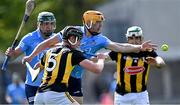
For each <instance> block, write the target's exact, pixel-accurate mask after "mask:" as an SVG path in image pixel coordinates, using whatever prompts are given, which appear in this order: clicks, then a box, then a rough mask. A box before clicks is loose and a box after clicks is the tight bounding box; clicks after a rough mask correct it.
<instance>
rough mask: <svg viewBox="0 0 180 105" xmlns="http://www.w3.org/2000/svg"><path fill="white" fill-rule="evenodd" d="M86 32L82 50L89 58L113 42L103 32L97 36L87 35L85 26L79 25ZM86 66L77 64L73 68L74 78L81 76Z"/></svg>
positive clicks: (81, 46) (72, 74) (82, 41)
mask: <svg viewBox="0 0 180 105" xmlns="http://www.w3.org/2000/svg"><path fill="white" fill-rule="evenodd" d="M77 28H79V29H81V31H82V32H83V33H84V34H83V38H82V40H81V45H80V50H82V51H83V52H84V55H85V56H86V57H87V58H91V57H92V56H93V55H94V54H95V53H96V52H97V51H98V50H100V49H102V48H106V47H107V46H108V45H109V43H110V42H111V41H110V40H109V39H108V38H107V37H105V36H103V35H102V34H101V33H100V34H98V35H95V36H87V35H86V33H85V30H84V27H83V26H77ZM83 70H84V68H82V67H81V66H75V67H74V69H73V70H72V73H71V76H72V77H74V78H81V77H82V73H83Z"/></svg>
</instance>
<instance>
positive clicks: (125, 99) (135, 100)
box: [114, 91, 149, 105]
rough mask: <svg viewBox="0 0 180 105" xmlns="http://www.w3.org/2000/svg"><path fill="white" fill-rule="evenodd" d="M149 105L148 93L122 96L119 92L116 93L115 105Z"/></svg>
mask: <svg viewBox="0 0 180 105" xmlns="http://www.w3.org/2000/svg"><path fill="white" fill-rule="evenodd" d="M132 104H133V105H136V104H137V105H149V96H148V92H147V91H144V92H140V93H127V94H125V95H120V94H118V93H117V92H115V93H114V105H132Z"/></svg>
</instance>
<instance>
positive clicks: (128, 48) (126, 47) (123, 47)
mask: <svg viewBox="0 0 180 105" xmlns="http://www.w3.org/2000/svg"><path fill="white" fill-rule="evenodd" d="M156 47H157V45H155V44H152V43H151V41H145V42H144V43H142V44H141V45H133V44H128V43H117V42H111V43H110V44H109V45H108V47H107V48H108V49H110V50H112V51H115V52H121V53H129V52H139V51H145V50H147V49H156Z"/></svg>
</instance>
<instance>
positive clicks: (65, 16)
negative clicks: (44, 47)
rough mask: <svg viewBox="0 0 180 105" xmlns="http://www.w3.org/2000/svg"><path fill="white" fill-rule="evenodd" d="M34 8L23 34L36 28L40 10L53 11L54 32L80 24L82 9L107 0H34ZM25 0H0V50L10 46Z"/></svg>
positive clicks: (22, 12) (2, 50) (87, 8)
mask: <svg viewBox="0 0 180 105" xmlns="http://www.w3.org/2000/svg"><path fill="white" fill-rule="evenodd" d="M35 2H36V8H35V10H34V11H33V13H32V15H31V16H30V19H29V20H28V23H27V24H26V26H25V27H24V30H23V32H22V33H21V36H20V38H19V40H20V39H21V38H22V36H23V35H25V34H27V33H28V32H30V31H33V30H35V29H36V20H37V15H38V13H39V12H41V11H50V12H53V13H54V14H55V16H56V20H57V29H56V32H58V31H59V30H61V29H62V28H63V27H64V26H66V25H82V14H83V12H84V11H86V10H89V9H93V8H95V7H96V6H98V5H102V4H103V3H105V2H107V0H35ZM25 3H26V0H1V1H0V51H1V52H3V53H4V51H5V50H6V49H7V48H8V47H9V46H11V44H12V41H13V39H14V38H15V35H16V33H17V31H18V28H19V26H20V24H21V21H22V18H23V14H24V10H25Z"/></svg>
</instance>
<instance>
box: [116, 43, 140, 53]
mask: <svg viewBox="0 0 180 105" xmlns="http://www.w3.org/2000/svg"><path fill="white" fill-rule="evenodd" d="M115 44H116V45H115V46H116V47H115V48H116V49H115V50H116V52H122V53H129V52H135V53H136V52H139V51H140V50H141V47H142V46H141V45H133V44H128V43H115Z"/></svg>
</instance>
